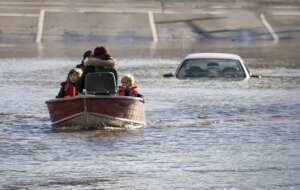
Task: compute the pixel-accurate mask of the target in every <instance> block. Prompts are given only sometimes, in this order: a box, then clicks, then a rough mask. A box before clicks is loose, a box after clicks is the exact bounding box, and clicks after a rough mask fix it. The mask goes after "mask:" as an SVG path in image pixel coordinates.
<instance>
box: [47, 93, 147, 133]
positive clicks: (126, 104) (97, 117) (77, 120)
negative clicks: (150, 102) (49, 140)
mask: <svg viewBox="0 0 300 190" xmlns="http://www.w3.org/2000/svg"><path fill="white" fill-rule="evenodd" d="M46 104H47V106H48V110H49V114H50V119H51V121H52V125H53V127H54V128H61V129H63V128H64V129H65V128H67V129H105V128H121V129H130V128H140V127H143V126H144V125H145V112H144V102H143V99H142V98H137V97H127V96H89V95H88V96H76V97H72V98H62V99H54V100H49V101H47V102H46Z"/></svg>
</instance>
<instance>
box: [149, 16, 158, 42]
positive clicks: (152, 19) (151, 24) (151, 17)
mask: <svg viewBox="0 0 300 190" xmlns="http://www.w3.org/2000/svg"><path fill="white" fill-rule="evenodd" d="M148 16H149V23H150V28H151V32H152V38H153V41H154V42H157V41H158V38H157V31H156V26H155V22H154V16H153V13H152V12H151V11H149V12H148Z"/></svg>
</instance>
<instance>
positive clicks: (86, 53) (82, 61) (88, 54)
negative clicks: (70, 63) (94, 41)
mask: <svg viewBox="0 0 300 190" xmlns="http://www.w3.org/2000/svg"><path fill="white" fill-rule="evenodd" d="M91 55H92V51H91V50H87V51H86V52H84V54H83V55H82V60H81V63H80V64H78V65H76V68H80V69H82V70H84V69H85V67H86V66H85V65H84V62H85V61H86V60H87V59H88V57H90V56H91Z"/></svg>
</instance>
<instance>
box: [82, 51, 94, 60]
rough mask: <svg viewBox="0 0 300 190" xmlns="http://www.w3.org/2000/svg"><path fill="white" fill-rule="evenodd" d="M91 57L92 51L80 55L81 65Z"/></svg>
mask: <svg viewBox="0 0 300 190" xmlns="http://www.w3.org/2000/svg"><path fill="white" fill-rule="evenodd" d="M91 55H92V51H91V50H88V51H86V52H84V54H83V55H82V61H81V62H82V63H83V62H84V60H85V59H86V58H88V57H90V56H91Z"/></svg>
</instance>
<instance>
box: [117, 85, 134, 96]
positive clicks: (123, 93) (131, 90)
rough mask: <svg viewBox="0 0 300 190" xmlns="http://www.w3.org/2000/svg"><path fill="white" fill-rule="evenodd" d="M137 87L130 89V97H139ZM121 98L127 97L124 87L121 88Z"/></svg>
mask: <svg viewBox="0 0 300 190" xmlns="http://www.w3.org/2000/svg"><path fill="white" fill-rule="evenodd" d="M136 88H137V86H135V85H133V86H131V87H130V89H129V96H137V91H136V90H135V89H136ZM119 96H125V90H124V88H123V86H119Z"/></svg>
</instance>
